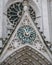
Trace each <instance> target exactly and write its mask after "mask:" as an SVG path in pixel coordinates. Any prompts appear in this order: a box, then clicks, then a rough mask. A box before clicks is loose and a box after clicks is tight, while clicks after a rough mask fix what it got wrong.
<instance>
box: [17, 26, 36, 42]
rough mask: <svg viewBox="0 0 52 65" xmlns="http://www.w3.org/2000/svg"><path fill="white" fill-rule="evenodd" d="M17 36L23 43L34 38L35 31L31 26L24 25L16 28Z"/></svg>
mask: <svg viewBox="0 0 52 65" xmlns="http://www.w3.org/2000/svg"><path fill="white" fill-rule="evenodd" d="M17 36H18V38H19V39H20V40H22V41H23V42H24V43H31V42H32V41H34V40H35V38H36V32H35V30H34V29H33V28H32V27H30V26H28V25H26V26H22V27H20V28H19V29H18V31H17Z"/></svg>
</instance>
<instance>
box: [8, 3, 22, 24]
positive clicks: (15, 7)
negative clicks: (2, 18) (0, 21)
mask: <svg viewBox="0 0 52 65" xmlns="http://www.w3.org/2000/svg"><path fill="white" fill-rule="evenodd" d="M22 12H23V4H22V3H21V2H16V3H14V4H11V5H10V7H9V8H8V10H7V17H8V18H9V20H10V22H11V23H15V22H18V20H19V19H20V18H21V16H22ZM18 23H19V22H18Z"/></svg>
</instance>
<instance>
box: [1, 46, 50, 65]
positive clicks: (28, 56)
mask: <svg viewBox="0 0 52 65" xmlns="http://www.w3.org/2000/svg"><path fill="white" fill-rule="evenodd" d="M3 64H4V65H14V64H16V65H51V63H50V62H49V61H48V60H47V59H46V58H45V57H44V56H43V55H42V54H40V53H39V52H38V51H36V50H35V49H33V48H31V47H30V46H24V47H22V48H20V49H19V50H17V51H15V52H14V53H12V54H11V55H10V56H9V57H8V58H7V59H5V60H4V61H3V62H2V64H1V65H3Z"/></svg>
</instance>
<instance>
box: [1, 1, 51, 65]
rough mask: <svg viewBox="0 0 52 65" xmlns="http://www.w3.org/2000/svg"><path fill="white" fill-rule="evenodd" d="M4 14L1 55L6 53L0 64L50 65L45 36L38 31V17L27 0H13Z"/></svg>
mask: <svg viewBox="0 0 52 65" xmlns="http://www.w3.org/2000/svg"><path fill="white" fill-rule="evenodd" d="M5 15H7V36H6V38H4V39H3V43H4V45H3V47H5V45H6V48H5V50H4V53H3V55H5V54H6V55H5V57H4V56H3V57H4V59H2V62H3V63H1V65H51V63H50V62H49V61H48V60H50V59H49V54H50V53H49V52H50V51H49V49H48V48H47V46H46V41H45V39H44V38H45V36H44V34H43V35H42V32H40V27H38V23H37V22H36V18H38V17H36V12H35V10H34V9H33V7H32V5H31V4H29V0H23V2H13V3H12V4H11V5H10V6H9V7H8V9H7V14H5ZM7 45H8V46H7ZM18 49H19V50H18ZM35 49H36V50H35ZM9 52H10V53H9ZM13 52H14V53H13ZM8 53H9V54H8ZM43 55H44V56H45V57H44V56H43ZM50 57H51V54H50ZM46 58H47V59H48V60H47V59H46Z"/></svg>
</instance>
